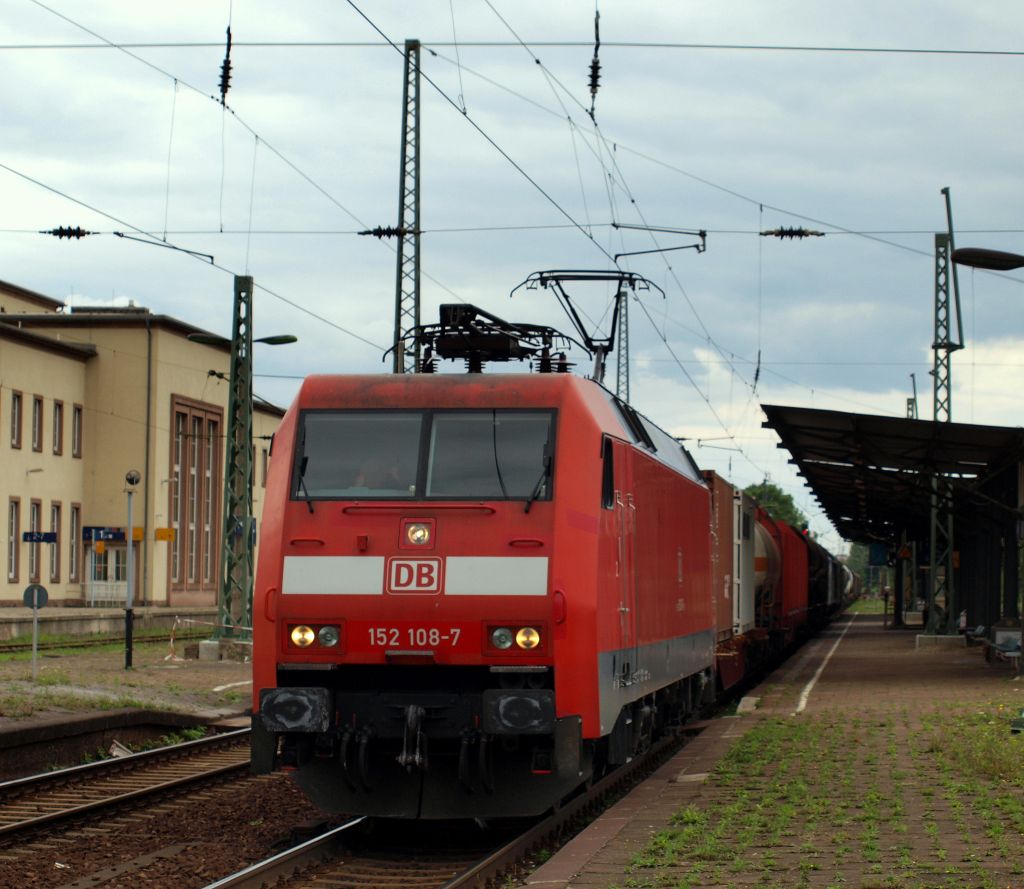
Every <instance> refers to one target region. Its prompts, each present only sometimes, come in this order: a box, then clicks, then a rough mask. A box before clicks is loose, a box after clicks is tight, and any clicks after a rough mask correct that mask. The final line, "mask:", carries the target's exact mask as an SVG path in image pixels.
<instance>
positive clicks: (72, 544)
mask: <svg viewBox="0 0 1024 889" xmlns="http://www.w3.org/2000/svg"><path fill="white" fill-rule="evenodd" d="M81 536H82V507H81V504H78V503H72V504H71V517H70V522H69V524H68V538H69V540H68V544H69V546H68V581H70V582H71V583H78V582H80V581H81V579H82V577H81V573H80V568H79V566H80V565H81V562H80V561H79V554H80V553H81V549H80V547H81V540H80V538H81Z"/></svg>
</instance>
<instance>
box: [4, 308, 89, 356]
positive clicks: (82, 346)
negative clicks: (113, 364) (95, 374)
mask: <svg viewBox="0 0 1024 889" xmlns="http://www.w3.org/2000/svg"><path fill="white" fill-rule="evenodd" d="M19 317H21V316H18V315H0V339H6V340H12V341H17V342H21V343H23V344H24V345H26V346H30V347H32V348H34V349H45V350H46V351H48V352H53V353H55V354H58V355H65V356H68V357H70V358H77V359H79V360H80V361H88V360H89V359H90V358H94V357H95V356H96V354H97V350H96V347H95V346H94V345H92V344H91V343H72V342H68V341H67V340H58V339H54V338H53V337H49V336H41V335H40V334H38V333H33V332H32V331H30V330H25V329H24V328H23V327H19V326H18V324H17V323H16V322H17V319H18V318H19ZM8 319H10V321H11V322H12V323H2V322H6V321H7V320H8Z"/></svg>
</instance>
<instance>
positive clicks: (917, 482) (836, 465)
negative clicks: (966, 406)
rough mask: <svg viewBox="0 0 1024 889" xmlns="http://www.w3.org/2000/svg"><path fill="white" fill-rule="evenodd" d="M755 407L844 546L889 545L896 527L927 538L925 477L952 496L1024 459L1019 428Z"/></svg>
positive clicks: (927, 485)
mask: <svg viewBox="0 0 1024 889" xmlns="http://www.w3.org/2000/svg"><path fill="white" fill-rule="evenodd" d="M761 407H762V409H763V410H764V412H765V414H766V415H767V416H768V421H767V422H766V423H765V424H764V425H765V426H767V427H769V428H772V429H774V430H775V432H776V433H777V434H778V436H779V438H780V439H782V443H781V445H780V447H784V448H786V450H788V451H789V452H790V454H791V455H792V458H793V459H792V462H793V463H795V464H796V465H797V467H798V468H799V470H800V473H801V474H802V475H803V477H804V478H805V479H806V481H807V483H808V485H810V487H811V489H812V491H813V493H814V496H815V498H816V499H817V500H818V502H819V503H820V504H821V507H822V509H823V510H824V511H825V513H826V514H827V515H828V517H829V519H830V520H831V521H832V524H833V525H835V527H836V530H838V531H839V533H840V534H842V535H843V537H845V538H846V539H847V540H855V541H861V542H868V541H872V540H891V539H893V538H894V536H895V534H896V533H898V532H899V530H900V529H901V528H907V529H908V530H909V531H910V532H911V533H912V534H914V533H915V532H917V533H919V534H921V535H923V536H926V535H927V529H928V522H929V516H930V510H931V476H932V474H934V473H942V474H945V475H948V476H950V477H951V478H952V479H953V486H954V491H956V490H961V491H962V490H964V489H976V488H977V487H978V486H979V485H980V484H981V483H983V482H984V481H985V480H987V479H988V478H990V477H992V476H993V475H995V474H996V473H998V472H999V471H1001V470H1003V469H1005V468H1006V467H1007V466H1009V465H1011V464H1013V463H1016V462H1017V461H1019V460H1020V459H1021V458H1022V456H1024V430H1022V429H1021V428H1019V427H1014V428H1011V427H1004V426H975V425H972V424H968V423H936V422H934V421H931V420H907V419H901V418H898V417H882V416H876V415H873V414H850V413H843V412H841V411H825V410H816V409H814V408H802V407H784V406H780V405H770V404H765V405H761ZM1014 479H1016V477H1015V476H1014Z"/></svg>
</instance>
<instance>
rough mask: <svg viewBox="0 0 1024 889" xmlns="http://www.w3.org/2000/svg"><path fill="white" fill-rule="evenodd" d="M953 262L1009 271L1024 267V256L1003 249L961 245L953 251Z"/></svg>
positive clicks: (978, 267)
mask: <svg viewBox="0 0 1024 889" xmlns="http://www.w3.org/2000/svg"><path fill="white" fill-rule="evenodd" d="M953 262H955V263H957V264H958V265H969V266H971V267H972V268H976V269H988V270H989V271H993V272H1008V271H1010V270H1011V269H1019V268H1021V267H1024V256H1021V255H1020V254H1019V253H1006V252H1004V251H1002V250H989V249H988V248H986V247H961V248H959V249H957V250H954V251H953Z"/></svg>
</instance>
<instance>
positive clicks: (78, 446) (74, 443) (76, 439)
mask: <svg viewBox="0 0 1024 889" xmlns="http://www.w3.org/2000/svg"><path fill="white" fill-rule="evenodd" d="M82 423H83V417H82V405H80V404H76V405H75V406H74V407H73V408H72V409H71V456H72V457H81V456H82V435H83V434H84V430H83V429H82Z"/></svg>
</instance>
